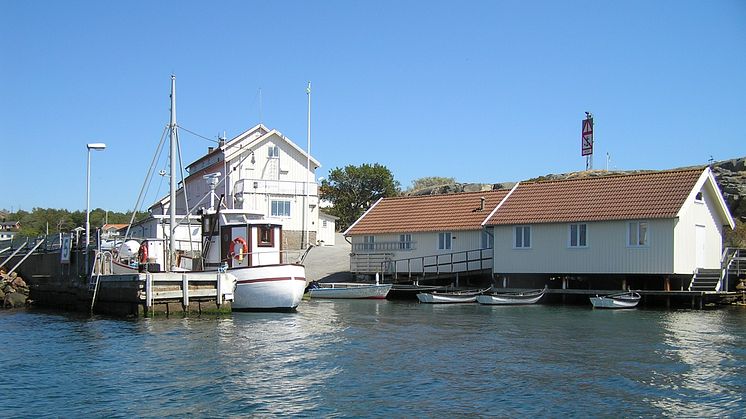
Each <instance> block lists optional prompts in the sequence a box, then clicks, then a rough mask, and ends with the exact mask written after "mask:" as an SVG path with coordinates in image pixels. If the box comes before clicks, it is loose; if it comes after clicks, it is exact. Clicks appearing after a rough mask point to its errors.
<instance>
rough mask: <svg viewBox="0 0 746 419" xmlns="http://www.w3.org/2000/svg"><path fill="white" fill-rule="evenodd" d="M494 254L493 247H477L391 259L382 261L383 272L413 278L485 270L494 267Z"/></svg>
mask: <svg viewBox="0 0 746 419" xmlns="http://www.w3.org/2000/svg"><path fill="white" fill-rule="evenodd" d="M492 255H493V250H492V249H475V250H466V251H461V252H454V253H444V254H438V255H429V256H419V257H413V258H406V259H397V260H390V261H384V262H382V263H381V272H383V273H385V274H391V275H393V276H394V279H398V277H399V274H400V273H402V274H406V275H407V277H410V278H411V277H412V275H415V276H416V275H422V276H425V275H427V274H435V275H436V276H437V275H441V274H447V273H448V274H450V273H465V272H476V271H483V270H486V269H492ZM400 268H401V269H400ZM405 268H406V269H405Z"/></svg>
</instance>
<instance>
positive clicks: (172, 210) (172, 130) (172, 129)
mask: <svg viewBox="0 0 746 419" xmlns="http://www.w3.org/2000/svg"><path fill="white" fill-rule="evenodd" d="M168 130H169V134H170V135H169V144H170V146H171V148H170V153H169V154H170V157H171V164H170V166H171V167H170V170H171V177H170V181H169V184H170V187H171V188H170V194H169V199H170V204H169V208H168V210H169V211H168V213H169V217H168V222H169V227H168V229H169V235H168V237H169V238H168V270H169V271H173V268H174V253H175V251H176V237H175V236H176V235H175V234H174V232H175V231H176V76H175V75H173V74H172V75H171V121H170V122H169V124H168Z"/></svg>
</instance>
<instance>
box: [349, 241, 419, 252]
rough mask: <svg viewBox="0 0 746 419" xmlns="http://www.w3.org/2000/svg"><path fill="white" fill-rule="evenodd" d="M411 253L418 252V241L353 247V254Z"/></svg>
mask: <svg viewBox="0 0 746 419" xmlns="http://www.w3.org/2000/svg"><path fill="white" fill-rule="evenodd" d="M392 250H394V251H402V252H406V251H410V250H417V242H416V241H411V240H410V241H392V242H376V243H355V244H353V245H352V251H353V252H371V253H375V252H383V251H392Z"/></svg>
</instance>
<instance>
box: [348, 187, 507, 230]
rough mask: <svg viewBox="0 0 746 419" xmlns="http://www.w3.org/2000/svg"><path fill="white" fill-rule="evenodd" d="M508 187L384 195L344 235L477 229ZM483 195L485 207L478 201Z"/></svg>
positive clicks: (503, 195)
mask: <svg viewBox="0 0 746 419" xmlns="http://www.w3.org/2000/svg"><path fill="white" fill-rule="evenodd" d="M507 193H508V191H507V190H498V191H484V192H464V193H455V194H445V195H427V196H405V197H395V198H383V199H381V200H379V201H378V202H377V203H376V204H375V205H373V207H371V208H370V209H369V210H368V212H366V213H365V214H363V216H362V217H360V219H358V220H357V221H356V222H355V224H353V225H352V226H350V228H348V229H347V231H345V233H344V234H345V235H355V234H384V233H410V232H411V233H414V232H426V231H461V230H479V229H481V224H482V222H483V221H484V219H485V218H486V217H487V216H488V215H489V214H490V211H492V209H493V208H495V206H497V204H498V203H499V202H500V201H501V200H502V199H503V198H504V197H505V195H506V194H507ZM482 197H484V198H485V202H484V209H482V210H480V201H481V199H480V198H482Z"/></svg>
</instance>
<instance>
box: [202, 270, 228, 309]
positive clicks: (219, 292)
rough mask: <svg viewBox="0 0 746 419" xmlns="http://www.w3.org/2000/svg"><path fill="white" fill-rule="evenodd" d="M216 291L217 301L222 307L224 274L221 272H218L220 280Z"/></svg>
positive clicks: (216, 285)
mask: <svg viewBox="0 0 746 419" xmlns="http://www.w3.org/2000/svg"><path fill="white" fill-rule="evenodd" d="M215 292H216V293H217V295H216V296H215V302H216V303H217V305H218V308H220V305H221V304H223V274H221V273H220V272H218V282H217V283H216V284H215ZM200 310H201V307H200Z"/></svg>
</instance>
